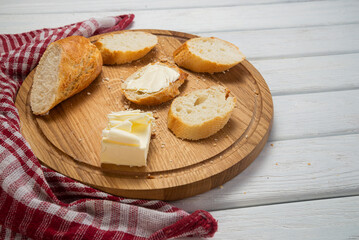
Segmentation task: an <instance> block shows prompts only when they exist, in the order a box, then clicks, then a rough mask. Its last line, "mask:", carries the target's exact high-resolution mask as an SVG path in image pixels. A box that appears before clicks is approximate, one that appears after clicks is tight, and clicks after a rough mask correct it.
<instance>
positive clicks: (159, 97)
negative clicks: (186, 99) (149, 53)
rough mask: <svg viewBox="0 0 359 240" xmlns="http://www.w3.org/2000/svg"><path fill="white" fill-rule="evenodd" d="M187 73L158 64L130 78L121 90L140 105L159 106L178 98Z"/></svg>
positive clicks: (143, 69) (153, 64)
mask: <svg viewBox="0 0 359 240" xmlns="http://www.w3.org/2000/svg"><path fill="white" fill-rule="evenodd" d="M187 75H188V74H187V73H184V72H183V71H182V70H180V69H179V68H178V67H176V66H170V65H168V64H166V63H161V62H156V63H151V64H148V65H146V66H145V67H143V68H141V69H139V70H138V71H136V72H135V73H133V74H132V75H131V76H129V77H128V78H127V79H126V80H125V82H124V83H123V84H122V86H121V89H122V92H123V93H124V95H125V97H126V98H127V99H128V100H129V101H131V102H134V103H136V104H139V105H157V104H160V103H163V102H166V101H168V100H171V99H173V98H174V97H176V96H177V95H178V94H179V93H180V91H179V87H180V86H181V85H182V84H183V83H184V81H185V79H186V77H187Z"/></svg>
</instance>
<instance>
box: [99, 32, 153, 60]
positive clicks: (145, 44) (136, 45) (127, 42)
mask: <svg viewBox="0 0 359 240" xmlns="http://www.w3.org/2000/svg"><path fill="white" fill-rule="evenodd" d="M157 42H158V39H157V37H156V36H155V35H153V34H151V33H147V32H141V31H123V32H121V33H115V34H110V35H106V36H103V37H101V38H100V39H99V40H97V42H95V45H96V46H97V47H98V49H99V50H100V51H101V54H102V58H103V62H104V64H110V65H112V64H123V63H130V62H132V61H135V60H137V59H140V58H142V57H143V56H145V55H146V54H147V53H148V52H149V51H151V49H153V48H154V47H155V46H156V44H157Z"/></svg>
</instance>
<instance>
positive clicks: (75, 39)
mask: <svg viewBox="0 0 359 240" xmlns="http://www.w3.org/2000/svg"><path fill="white" fill-rule="evenodd" d="M51 45H52V47H58V48H60V49H61V56H60V57H61V60H60V63H59V71H58V82H59V85H58V89H57V92H56V95H55V101H54V102H53V103H52V104H51V106H50V107H49V108H48V109H46V110H44V111H41V112H33V113H34V114H37V115H41V114H46V113H47V112H48V111H49V110H50V109H52V108H53V107H55V106H56V105H57V104H59V103H60V102H62V101H64V100H65V99H67V98H69V97H71V96H73V95H75V94H76V93H79V92H80V91H82V90H83V89H85V88H86V87H88V85H90V84H91V83H92V81H93V80H95V79H96V77H97V76H98V75H99V74H100V73H101V70H102V57H101V53H100V51H99V50H98V49H97V48H96V46H95V45H93V44H92V43H91V42H90V41H89V40H88V39H87V38H85V37H82V36H71V37H67V38H64V39H61V40H58V41H56V42H53V43H52V44H51ZM44 56H46V54H44ZM42 64H43V62H42V61H40V63H39V66H38V69H37V71H41V65H42ZM45 64H46V63H45ZM35 80H36V79H34V81H35ZM32 94H34V93H32Z"/></svg>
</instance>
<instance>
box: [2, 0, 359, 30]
mask: <svg viewBox="0 0 359 240" xmlns="http://www.w3.org/2000/svg"><path fill="white" fill-rule="evenodd" d="M5 11H6V10H5ZM358 11H359V1H355V0H346V1H320V2H301V3H291V4H288V3H282V4H267V5H254V6H230V7H211V8H188V9H163V10H161V9H160V10H151V11H146V10H133V11H132V10H131V11H128V10H118V11H113V10H111V11H108V12H99V11H96V12H84V13H76V12H72V13H59V14H46V13H44V14H16V15H11V17H10V18H11V24H9V15H5V14H2V15H0V33H16V32H23V31H29V30H33V29H39V28H43V27H58V26H62V25H65V24H70V23H73V22H77V21H81V20H85V19H88V18H91V17H103V16H113V15H119V14H123V13H129V12H132V13H134V14H135V15H136V18H135V22H134V24H133V25H132V27H133V28H137V29H139V28H150V29H153V28H157V29H169V30H176V31H183V32H189V33H192V32H212V31H233V30H253V29H273V28H292V27H305V26H318V25H333V24H350V23H357V22H359V14H357V13H358ZM333 16H335V17H333Z"/></svg>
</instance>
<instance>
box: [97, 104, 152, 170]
mask: <svg viewBox="0 0 359 240" xmlns="http://www.w3.org/2000/svg"><path fill="white" fill-rule="evenodd" d="M108 120H109V121H108V125H107V127H106V128H105V129H104V130H103V131H102V141H101V154H100V159H101V163H107V164H115V165H127V166H138V167H140V166H146V165H147V154H148V148H149V145H150V140H151V122H152V120H153V115H152V113H151V112H141V111H139V110H133V111H121V112H114V113H110V114H109V115H108Z"/></svg>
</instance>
